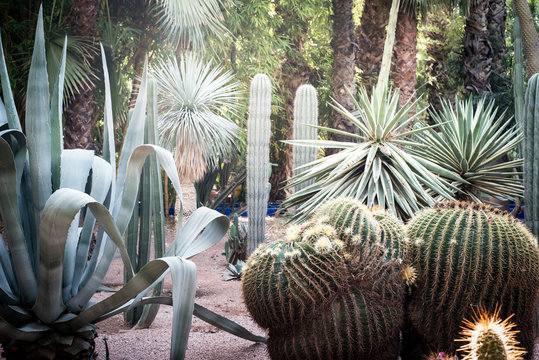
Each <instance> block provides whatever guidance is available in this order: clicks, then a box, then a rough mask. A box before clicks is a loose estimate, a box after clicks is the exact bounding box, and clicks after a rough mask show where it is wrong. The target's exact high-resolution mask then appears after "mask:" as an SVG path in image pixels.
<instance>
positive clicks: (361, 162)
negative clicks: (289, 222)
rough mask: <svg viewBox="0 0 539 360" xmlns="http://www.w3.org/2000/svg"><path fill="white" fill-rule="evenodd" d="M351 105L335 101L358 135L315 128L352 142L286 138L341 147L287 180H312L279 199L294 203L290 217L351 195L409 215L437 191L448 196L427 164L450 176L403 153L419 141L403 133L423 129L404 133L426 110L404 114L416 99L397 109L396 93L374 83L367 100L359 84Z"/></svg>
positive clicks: (428, 202) (289, 204) (299, 217)
mask: <svg viewBox="0 0 539 360" xmlns="http://www.w3.org/2000/svg"><path fill="white" fill-rule="evenodd" d="M354 104H355V107H356V109H358V110H357V111H354V112H349V111H348V110H346V109H345V108H344V107H342V106H340V105H338V104H337V105H335V108H336V109H337V110H338V111H339V112H341V113H342V114H343V115H344V116H346V118H347V119H348V120H350V122H351V123H352V124H354V125H355V127H356V128H357V132H358V134H355V133H354V134H351V133H348V132H343V131H340V130H336V129H331V128H325V127H318V128H320V129H324V130H327V131H329V132H333V133H337V134H344V135H347V136H349V137H351V138H354V139H356V140H357V141H358V142H357V143H355V142H338V141H323V140H306V141H289V143H291V144H294V145H303V146H310V147H325V148H341V149H343V150H342V151H340V152H339V153H336V154H333V155H330V156H326V157H324V158H321V159H318V160H316V161H313V162H311V163H309V164H308V165H309V166H310V168H309V170H308V171H305V172H303V173H301V174H299V175H297V176H294V177H293V178H292V182H291V184H290V185H289V187H292V186H295V185H296V184H299V183H303V182H305V181H309V180H311V179H314V180H315V182H314V183H313V184H311V185H309V186H308V187H306V188H304V189H302V190H301V191H298V192H297V193H294V194H293V195H292V196H291V197H290V198H288V199H287V200H286V201H285V202H284V205H285V206H286V207H287V208H292V207H294V206H297V211H296V213H295V215H294V216H293V220H294V221H298V222H300V221H303V220H305V219H306V218H308V217H309V216H310V214H312V212H313V211H314V210H316V209H317V208H318V207H319V206H320V205H322V204H324V203H325V202H326V201H328V200H330V199H334V198H337V197H340V196H349V197H353V198H356V199H358V200H360V201H362V202H363V203H365V204H366V205H367V206H368V207H371V206H373V205H380V206H381V207H383V208H387V209H390V210H391V211H392V212H393V213H394V214H395V215H396V216H399V217H411V216H412V215H413V214H414V213H415V212H416V211H418V210H419V208H420V207H423V206H426V205H431V204H433V203H434V197H435V196H437V195H438V194H439V195H441V196H443V197H445V198H449V199H450V198H452V194H451V192H450V190H449V188H450V186H449V184H448V183H447V182H445V181H443V180H440V179H439V178H438V177H437V176H436V175H434V174H433V173H432V172H431V171H430V170H429V168H430V169H432V168H436V169H438V170H439V171H440V172H443V173H444V174H446V175H447V176H451V174H449V173H448V172H444V171H443V169H441V168H440V167H439V166H436V165H435V164H432V163H430V162H428V161H420V159H418V158H417V156H415V155H413V154H411V153H409V152H408V151H407V149H408V148H409V147H411V146H419V145H420V144H418V143H417V142H414V141H411V140H409V139H407V136H409V135H412V134H415V133H420V132H423V131H425V130H426V129H428V127H423V128H420V129H416V130H412V131H404V129H405V127H406V124H408V123H409V122H410V121H414V120H415V119H416V118H417V117H418V116H420V115H421V113H422V112H423V111H424V110H425V109H422V110H420V111H418V112H417V113H416V114H415V115H414V116H411V117H410V118H408V113H409V111H410V109H411V108H412V107H413V106H415V103H414V104H410V103H409V104H407V105H406V106H404V107H403V108H400V107H399V105H398V104H399V95H398V92H392V91H391V90H388V89H387V88H383V87H377V88H376V90H374V92H373V94H372V96H371V98H369V96H368V94H367V91H366V90H365V89H364V88H362V89H360V91H359V96H358V98H357V99H354Z"/></svg>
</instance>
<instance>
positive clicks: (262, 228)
mask: <svg viewBox="0 0 539 360" xmlns="http://www.w3.org/2000/svg"><path fill="white" fill-rule="evenodd" d="M270 115H271V83H270V80H269V78H268V77H267V76H266V75H264V74H258V75H256V76H255V77H254V78H253V81H252V82H251V90H250V97H249V119H248V121H247V213H248V215H249V226H248V235H247V253H248V254H250V253H251V252H253V251H254V250H255V249H256V247H257V246H258V245H259V244H260V243H262V242H263V241H264V235H265V232H266V211H267V209H268V198H269V182H268V180H269V171H270V168H269V139H270V131H271V126H270Z"/></svg>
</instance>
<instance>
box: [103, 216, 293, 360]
mask: <svg viewBox="0 0 539 360" xmlns="http://www.w3.org/2000/svg"><path fill="white" fill-rule="evenodd" d="M266 223H267V228H266V230H267V233H268V239H278V238H282V237H283V234H284V225H283V224H284V220H283V219H282V218H277V219H275V218H269V217H268V218H267V222H266ZM173 237H174V223H173V220H172V218H169V219H168V220H167V234H166V239H167V244H169V243H170V242H171V241H172V239H173ZM225 241H226V237H225V238H223V239H221V241H220V242H219V243H218V244H216V245H215V246H213V247H212V248H210V249H208V250H206V251H205V252H203V253H200V254H199V255H197V256H195V257H193V258H192V259H191V260H192V261H193V262H194V263H195V264H196V266H197V293H196V300H195V301H196V303H197V304H200V305H202V306H204V307H207V308H209V309H210V310H212V311H214V312H216V313H218V314H220V315H223V316H225V317H227V318H229V319H231V320H233V321H235V322H237V323H239V324H240V325H242V326H244V327H245V328H247V329H249V330H250V331H252V332H253V333H255V334H257V335H261V336H263V335H264V329H261V328H260V327H258V326H257V325H256V324H255V322H254V321H253V320H252V319H251V317H250V315H249V313H248V312H247V309H246V307H245V304H244V302H243V298H242V294H241V282H240V281H225V280H224V279H225V278H226V276H225V275H224V274H223V272H224V271H225V266H226V260H225V257H224V255H222V253H223V251H224V244H225ZM122 284H123V266H122V264H121V260H120V259H115V260H114V262H113V264H112V265H111V267H110V269H109V271H108V273H107V277H106V278H105V280H104V283H103V285H106V286H109V287H112V288H115V289H118V288H120V287H121V286H122ZM164 294H165V295H171V294H172V287H171V281H170V277H167V279H166V280H165V286H164ZM108 295H109V294H106V293H98V294H96V295H95V296H94V300H101V299H103V298H105V297H107V296H108ZM171 324H172V307H170V306H166V305H161V307H160V309H159V313H158V314H157V317H156V319H155V321H154V322H153V324H152V325H151V326H150V328H149V329H137V328H135V329H130V328H127V327H126V326H125V325H124V321H123V315H116V316H114V317H111V318H109V319H107V320H105V321H102V322H100V323H99V324H98V334H99V336H98V337H97V339H96V351H97V352H98V357H97V359H100V360H101V359H106V348H105V343H106V344H107V345H108V351H109V358H110V359H112V360H123V359H130V360H136V359H139V360H146V359H168V358H169V354H170V336H171ZM186 359H193V360H194V359H197V360H204V359H211V360H242V359H250V360H257V359H269V356H268V355H267V350H266V346H265V345H264V344H256V343H253V342H250V341H247V340H243V339H240V338H237V337H235V336H233V335H230V334H229V333H227V332H224V331H222V330H219V329H217V328H215V327H214V326H212V325H209V324H208V323H206V322H204V321H202V320H200V319H198V318H197V317H193V323H192V326H191V333H190V336H189V343H188V349H187V354H186Z"/></svg>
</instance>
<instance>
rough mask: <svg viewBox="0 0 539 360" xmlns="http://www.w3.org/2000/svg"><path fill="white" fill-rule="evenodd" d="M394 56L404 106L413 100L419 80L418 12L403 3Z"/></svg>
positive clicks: (395, 77) (394, 72) (394, 79)
mask: <svg viewBox="0 0 539 360" xmlns="http://www.w3.org/2000/svg"><path fill="white" fill-rule="evenodd" d="M393 56H394V59H395V63H394V66H393V72H392V77H393V82H394V86H395V88H397V89H400V98H399V103H400V105H401V106H403V105H404V104H406V103H407V102H408V101H409V100H412V101H413V98H414V97H415V96H414V94H415V85H416V82H417V81H416V76H415V73H416V69H417V14H416V12H415V11H414V9H410V8H409V7H407V6H404V5H403V4H401V8H400V10H399V18H398V21H397V30H396V34H395V46H394V47H393Z"/></svg>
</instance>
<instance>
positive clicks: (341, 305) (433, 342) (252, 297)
mask: <svg viewBox="0 0 539 360" xmlns="http://www.w3.org/2000/svg"><path fill="white" fill-rule="evenodd" d="M538 270H539V250H538V247H537V244H536V239H535V238H534V237H533V235H532V234H531V233H530V232H529V231H528V230H527V229H526V228H525V226H524V225H522V224H521V223H519V222H518V221H517V220H515V219H514V218H512V217H511V216H510V215H509V214H507V213H504V212H501V211H499V210H497V209H495V208H493V207H491V206H487V205H483V204H472V203H467V202H448V203H443V204H438V205H437V206H435V207H433V208H430V209H426V210H423V211H421V212H420V213H418V214H417V215H416V216H415V217H414V218H413V219H412V220H411V221H410V222H409V223H408V224H407V225H406V226H405V225H403V224H402V223H401V222H400V220H398V219H397V218H395V217H394V216H393V215H391V214H390V213H388V212H385V211H383V210H380V209H368V208H366V207H365V206H364V205H362V204H361V203H359V202H358V201H357V200H354V199H350V198H340V199H337V200H333V201H331V202H329V203H327V204H326V205H324V206H323V207H321V209H320V210H319V211H318V212H316V213H315V214H314V215H313V217H312V218H311V220H310V221H309V222H308V223H306V224H303V225H296V226H293V227H291V228H290V230H289V233H288V234H287V238H286V240H285V241H281V242H277V243H274V244H270V245H265V246H263V247H261V248H259V249H258V250H257V251H256V252H255V253H254V254H253V255H252V256H251V258H250V259H249V261H248V264H247V269H246V270H245V273H244V284H243V290H244V296H245V301H246V305H247V307H248V309H249V311H250V312H251V314H252V315H253V318H254V319H255V321H257V322H258V323H259V324H260V325H261V326H262V327H265V328H268V334H269V338H268V348H269V352H270V355H271V357H272V358H275V359H281V358H283V359H285V358H287V359H303V358H309V359H311V358H318V359H323V358H332V359H345V358H350V357H351V356H352V355H351V354H353V356H354V357H356V358H368V359H396V355H395V353H394V351H395V349H396V348H397V347H398V346H393V347H392V346H391V345H395V341H396V342H397V343H396V345H398V341H399V331H400V330H401V326H402V322H403V316H404V309H405V308H406V313H407V317H408V322H409V323H410V324H411V326H412V328H413V331H415V332H416V333H418V335H419V337H420V338H421V339H422V341H423V343H422V344H420V346H419V350H417V349H416V350H417V351H418V352H416V353H415V354H417V353H419V354H422V355H421V356H425V355H428V354H429V352H430V351H432V349H439V350H440V351H445V352H447V353H452V352H454V351H455V350H457V344H456V343H455V342H454V339H456V338H457V337H458V335H459V331H460V330H461V326H462V322H463V320H464V319H465V318H470V317H471V316H472V315H473V309H472V307H470V305H476V306H479V305H481V306H483V307H484V308H485V309H486V310H487V311H490V312H491V313H492V312H494V311H495V310H496V309H497V306H500V315H501V316H503V317H504V318H507V317H509V316H510V315H512V314H514V318H513V319H514V321H515V323H516V324H517V326H518V329H519V330H520V333H519V334H518V336H517V338H518V341H519V342H520V343H521V344H522V345H523V346H524V347H525V348H526V349H527V350H528V353H530V350H531V349H532V348H533V340H534V331H535V306H536V305H537V301H538V299H539V271H538ZM406 285H408V286H409V287H410V288H409V293H408V295H407V296H406V301H405V294H406ZM410 289H411V290H410ZM382 299H383V300H382ZM381 324H383V325H381ZM406 333H408V332H406ZM406 333H405V332H403V337H405V338H404V339H403V341H404V342H406V341H407V339H406ZM392 341H393V342H392ZM491 348H492V349H494V347H485V349H491ZM381 349H385V350H388V351H386V352H382V351H381ZM392 351H393V353H392ZM328 354H330V355H331V356H329V355H328ZM415 356H417V355H415ZM401 357H402V359H411V358H414V357H413V356H412V355H408V357H407V355H406V353H402V354H401ZM470 359H472V358H470Z"/></svg>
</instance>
